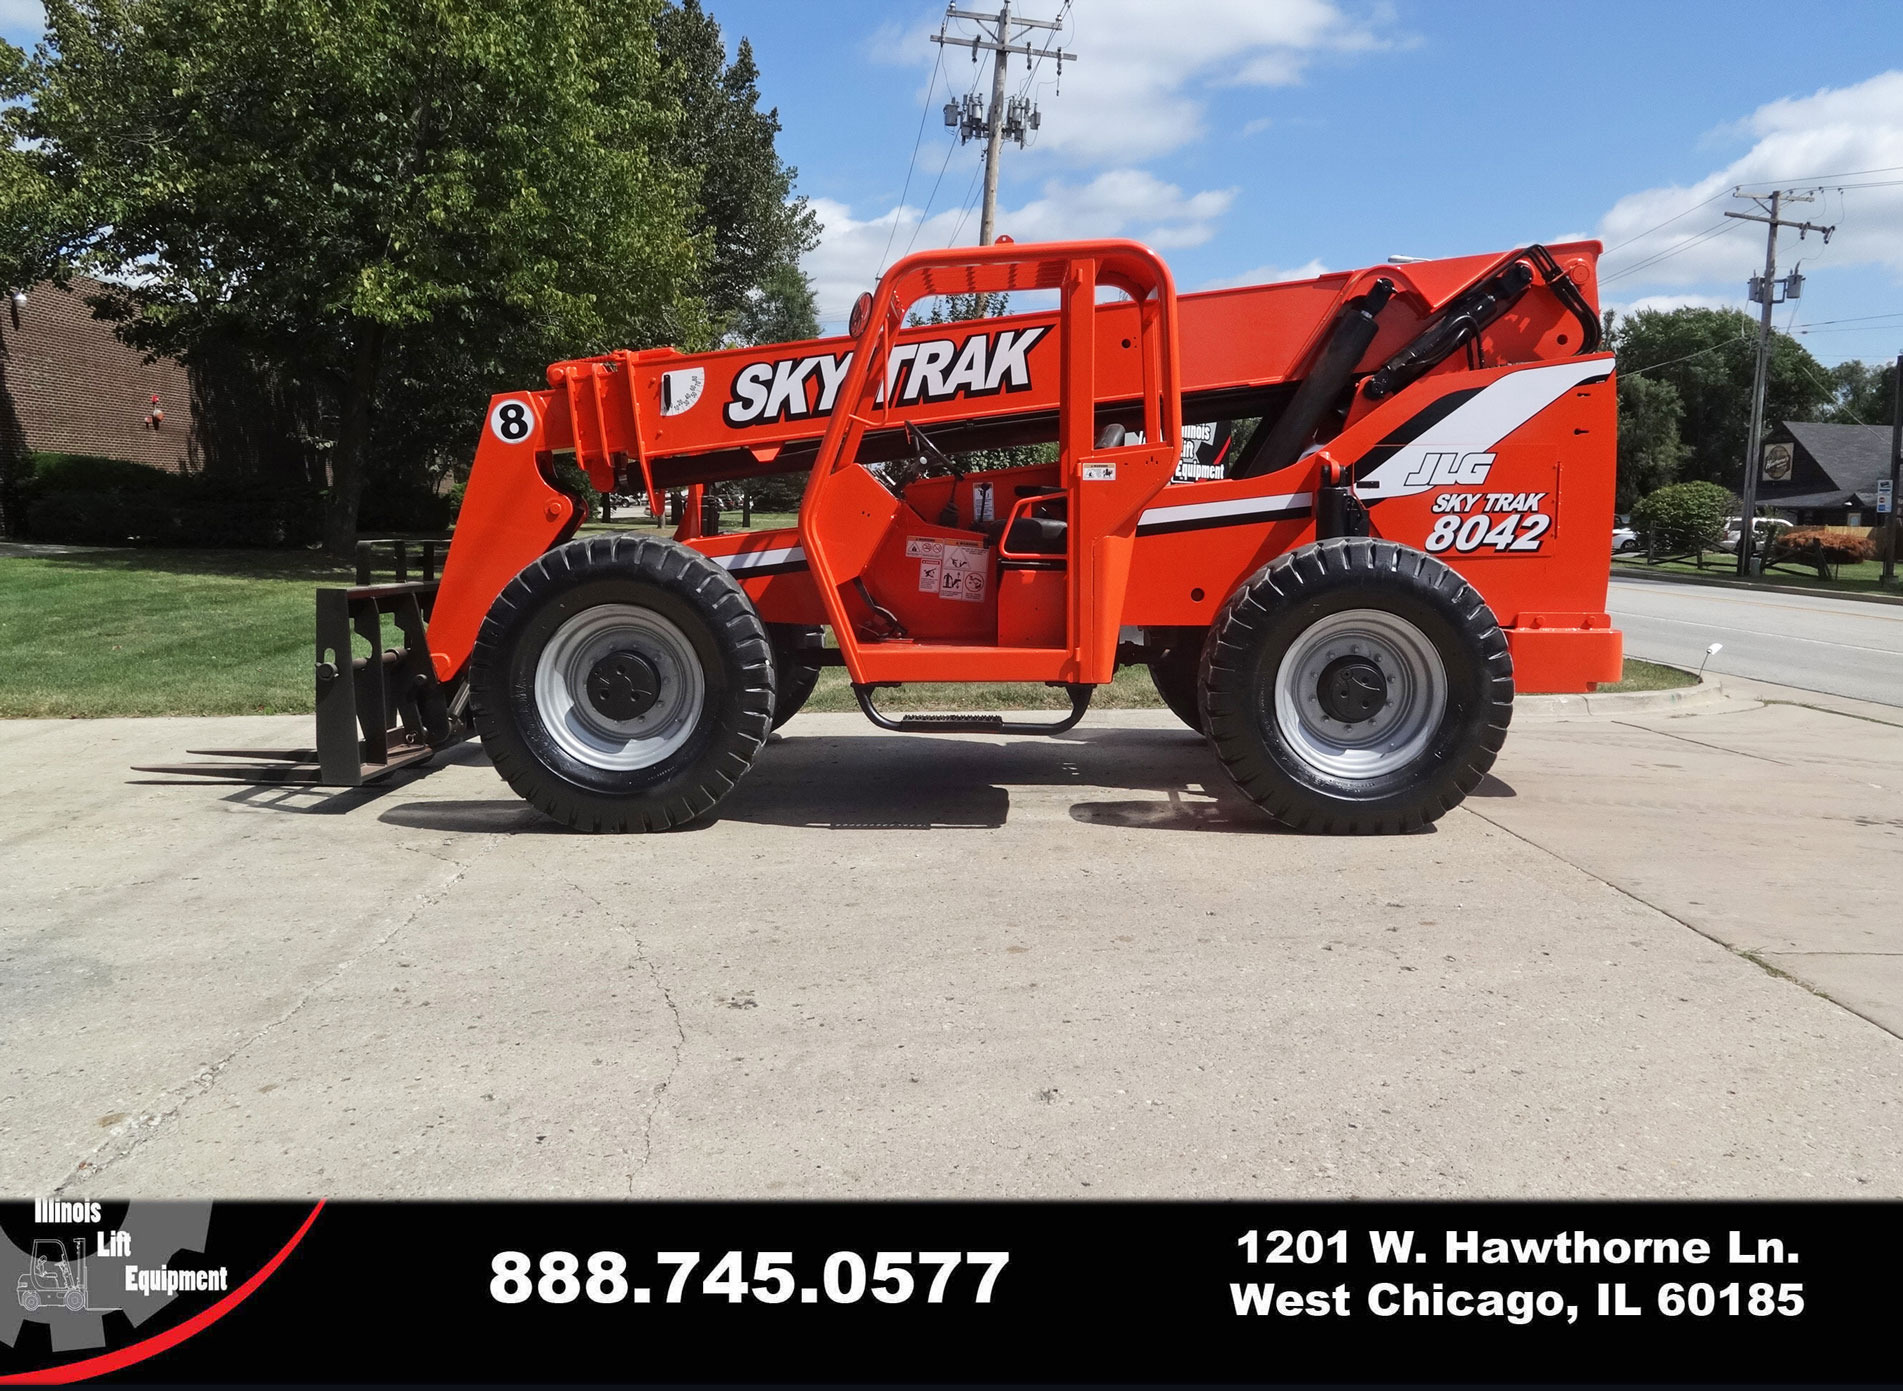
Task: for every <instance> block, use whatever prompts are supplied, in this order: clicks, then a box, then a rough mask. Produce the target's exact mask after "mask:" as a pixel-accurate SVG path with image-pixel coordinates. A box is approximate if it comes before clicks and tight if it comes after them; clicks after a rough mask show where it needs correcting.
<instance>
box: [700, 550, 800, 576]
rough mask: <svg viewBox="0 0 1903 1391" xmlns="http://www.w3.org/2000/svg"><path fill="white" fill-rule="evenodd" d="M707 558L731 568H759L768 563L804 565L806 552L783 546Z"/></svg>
mask: <svg viewBox="0 0 1903 1391" xmlns="http://www.w3.org/2000/svg"><path fill="white" fill-rule="evenodd" d="M707 558H708V559H709V560H711V561H713V562H714V563H715V564H717V565H724V566H726V567H727V569H729V570H758V569H760V568H761V567H763V566H767V565H804V564H805V563H806V552H805V551H804V550H803V549H801V548H800V547H798V546H783V547H781V548H780V549H779V550H777V551H741V552H739V553H738V554H735V555H710V556H708V557H707Z"/></svg>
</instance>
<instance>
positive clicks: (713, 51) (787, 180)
mask: <svg viewBox="0 0 1903 1391" xmlns="http://www.w3.org/2000/svg"><path fill="white" fill-rule="evenodd" d="M655 35H656V38H657V40H658V42H659V45H660V58H661V69H660V75H661V90H662V91H663V92H664V93H665V95H666V96H667V97H668V98H669V99H670V100H672V101H673V102H674V103H675V104H676V105H677V106H678V107H679V108H680V111H681V120H680V122H679V124H678V126H677V127H676V128H675V131H674V134H673V137H672V140H671V143H670V145H669V154H670V156H671V158H672V159H673V160H674V162H675V163H676V164H678V165H679V166H681V167H682V168H684V169H691V170H695V171H698V173H699V175H700V180H699V186H698V189H697V193H698V197H697V199H696V200H695V202H694V204H693V205H692V206H691V207H690V209H689V210H688V213H687V225H688V229H689V231H690V232H692V233H693V234H694V235H696V236H698V237H701V238H704V239H705V240H706V241H707V242H708V243H709V245H710V248H711V256H710V260H709V263H708V266H707V269H706V273H705V274H704V276H703V277H702V293H703V296H704V298H705V300H706V303H707V309H708V312H709V314H710V315H712V317H713V320H714V322H715V324H716V326H717V327H719V328H721V329H725V330H729V331H733V330H735V329H738V332H739V333H740V336H741V337H742V338H743V339H744V340H745V341H748V342H756V343H757V342H766V341H769V340H767V339H764V338H758V337H749V336H748V335H747V329H746V328H745V327H744V326H743V324H744V321H745V320H746V318H747V315H748V312H749V310H750V309H752V308H753V307H754V306H755V305H756V302H757V298H758V292H759V291H760V290H762V289H766V290H769V291H771V290H772V288H773V287H774V286H775V285H778V286H779V289H780V292H781V293H782V294H784V293H785V292H786V291H788V290H789V289H790V288H791V282H790V281H789V280H788V279H787V277H788V274H789V272H790V273H791V274H794V275H797V274H798V272H797V270H796V269H795V267H796V266H797V264H798V261H799V258H800V256H801V255H802V254H804V253H805V252H807V251H809V250H811V249H812V248H813V246H814V245H815V244H816V243H817V242H818V240H819V224H818V220H817V219H816V218H815V217H814V216H813V212H812V210H811V209H810V208H809V207H808V206H807V203H806V200H805V199H804V198H795V197H793V180H794V178H795V177H796V175H797V173H798V171H797V170H795V169H793V168H791V167H790V166H788V165H786V164H784V163H782V162H781V160H780V156H779V152H778V150H777V149H775V147H774V143H773V141H774V137H775V136H776V135H778V134H779V131H780V113H779V111H778V110H777V109H774V110H770V111H761V110H760V109H759V102H760V88H759V78H760V70H759V67H758V66H757V65H756V64H755V62H754V60H753V46H752V45H751V44H749V43H748V42H747V40H745V39H744V38H743V39H741V40H740V43H739V45H738V46H737V48H736V50H735V53H734V59H733V62H732V63H729V62H727V50H726V45H725V43H724V42H723V40H722V38H721V34H720V25H719V24H718V23H717V22H716V21H715V20H714V17H713V16H712V15H710V14H708V13H707V12H706V11H705V10H703V9H702V8H701V4H700V0H680V3H679V4H670V5H668V6H667V7H666V8H665V9H663V10H662V11H661V12H660V13H659V14H658V15H657V16H656V19H655ZM801 280H802V283H803V281H804V278H803V277H801ZM794 302H795V303H796V302H797V300H796V298H795V301H794ZM818 331H819V330H818V325H817V323H815V324H814V327H813V330H812V331H811V332H808V333H789V334H788V335H787V337H789V338H811V337H815V336H816V335H817V334H818ZM771 341H785V340H783V339H775V340H771Z"/></svg>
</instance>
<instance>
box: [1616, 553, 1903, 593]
mask: <svg viewBox="0 0 1903 1391" xmlns="http://www.w3.org/2000/svg"><path fill="white" fill-rule="evenodd" d="M1622 570H1630V571H1632V572H1634V573H1637V574H1663V575H1702V576H1704V577H1705V578H1706V579H1716V580H1733V581H1737V582H1739V583H1744V584H1761V585H1765V586H1767V587H1769V588H1774V589H1776V588H1790V587H1792V586H1796V587H1797V588H1800V589H1840V590H1843V591H1845V592H1846V593H1872V594H1903V584H1897V583H1892V584H1890V586H1889V587H1888V588H1885V587H1884V585H1883V582H1882V580H1881V578H1880V577H1881V575H1882V574H1883V562H1882V561H1880V560H1862V561H1858V562H1857V563H1856V564H1854V565H1839V566H1837V567H1836V578H1834V579H1828V580H1827V579H1822V578H1820V577H1819V576H1818V574H1817V572H1816V571H1815V570H1812V569H1809V568H1807V567H1800V568H1797V569H1787V568H1780V569H1776V570H1766V571H1765V572H1764V573H1763V574H1761V575H1752V576H1750V577H1749V578H1748V579H1744V578H1741V577H1740V576H1739V574H1738V571H1737V562H1736V561H1735V560H1733V559H1732V557H1730V556H1728V555H1726V554H1725V553H1724V552H1722V551H1711V552H1708V553H1707V554H1706V556H1705V567H1704V569H1702V570H1701V569H1699V568H1698V567H1697V566H1696V565H1694V564H1693V563H1692V562H1690V561H1688V560H1668V561H1665V562H1663V563H1662V564H1658V565H1647V564H1646V563H1645V561H1644V560H1643V559H1632V558H1629V557H1626V556H1620V557H1618V558H1617V559H1615V560H1614V561H1613V563H1612V573H1613V574H1615V575H1616V574H1618V573H1619V572H1620V571H1622Z"/></svg>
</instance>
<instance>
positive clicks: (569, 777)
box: [469, 536, 774, 831]
mask: <svg viewBox="0 0 1903 1391" xmlns="http://www.w3.org/2000/svg"><path fill="white" fill-rule="evenodd" d="M469 687H470V707H471V710H472V712H473V714H474V718H475V724H476V729H477V731H478V732H479V733H480V734H481V735H482V743H483V747H484V748H485V749H486V750H487V751H488V753H489V757H490V760H491V761H492V762H493V763H494V764H495V767H496V771H497V772H498V773H500V774H502V776H503V778H504V779H505V780H506V781H507V782H508V784H509V786H511V787H513V788H514V789H515V790H516V792H517V793H518V794H520V795H521V796H522V797H523V798H524V799H525V800H527V801H528V802H530V803H532V804H533V805H534V806H536V807H539V808H540V809H541V810H542V811H544V812H546V813H547V814H548V815H550V816H552V817H554V818H555V819H556V820H557V821H561V822H563V823H565V824H566V825H569V826H573V827H575V828H576V829H578V830H584V831H660V830H666V829H668V828H669V827H673V826H680V825H684V824H686V823H688V822H690V821H694V820H696V819H698V818H700V817H703V816H705V815H707V813H708V812H710V811H712V810H713V808H714V806H715V804H716V803H717V802H719V800H720V799H721V798H722V797H723V796H725V795H726V794H727V793H728V792H729V791H730V790H732V788H733V785H734V784H735V783H736V782H738V781H739V780H740V778H741V776H742V775H743V774H744V773H745V772H746V771H747V769H748V767H749V766H750V765H751V764H752V762H753V757H754V755H755V754H756V753H757V752H758V751H759V748H760V745H761V744H762V743H763V742H765V740H766V736H767V731H768V729H769V728H770V724H771V720H772V717H773V709H774V671H773V650H772V647H771V646H770V644H769V643H768V640H767V632H766V626H765V625H764V624H763V623H761V621H760V616H759V614H758V613H757V612H755V610H754V607H753V604H752V601H751V600H749V599H748V598H747V595H746V592H745V591H744V590H742V589H741V588H740V585H739V584H738V583H737V582H736V581H735V580H734V579H733V577H732V576H731V575H729V574H728V573H727V571H726V570H724V569H723V568H721V567H720V566H719V565H716V564H715V563H714V562H713V561H711V560H709V559H707V557H705V556H703V555H701V554H700V553H699V552H698V551H694V550H690V549H688V548H687V547H685V546H681V545H678V544H676V543H674V542H672V541H664V540H661V539H659V538H658V537H648V536H602V537H594V538H591V539H589V540H586V541H572V542H570V543H569V544H568V545H565V546H561V547H558V548H557V549H555V550H553V551H550V552H549V553H548V554H547V555H545V556H543V557H541V558H540V559H539V560H537V561H535V562H534V563H533V564H531V565H529V566H528V567H526V568H525V569H524V570H523V571H522V573H521V574H519V575H517V576H516V577H515V579H513V580H511V581H510V582H509V585H508V587H507V588H506V589H504V590H503V591H502V593H501V595H500V596H498V597H497V599H496V602H495V603H494V605H492V606H491V608H490V610H489V614H488V616H487V617H486V618H485V619H484V620H483V623H482V628H481V631H480V632H479V633H478V634H477V637H476V646H475V651H474V653H473V655H472V657H471V659H470V676H469Z"/></svg>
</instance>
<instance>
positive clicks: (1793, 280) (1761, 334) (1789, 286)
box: [1725, 189, 1837, 575]
mask: <svg viewBox="0 0 1903 1391" xmlns="http://www.w3.org/2000/svg"><path fill="white" fill-rule="evenodd" d="M1731 196H1732V197H1733V198H1749V199H1750V200H1751V201H1752V202H1754V203H1756V204H1757V205H1758V206H1759V207H1760V208H1764V207H1765V206H1766V205H1765V202H1764V199H1763V198H1761V197H1759V196H1758V195H1756V194H1750V193H1745V192H1744V191H1743V190H1742V189H1734V190H1733V191H1732V194H1731ZM1814 196H1815V195H1814V194H1809V193H1798V192H1796V191H1795V190H1792V189H1783V190H1780V191H1778V192H1776V193H1773V194H1772V195H1771V202H1770V205H1769V207H1768V209H1767V211H1768V213H1769V216H1763V215H1760V214H1758V213H1734V212H1728V213H1726V214H1725V216H1726V217H1735V218H1737V219H1739V220H1740V221H1741V222H1762V223H1764V224H1765V227H1766V234H1765V239H1764V278H1763V279H1759V278H1758V277H1757V276H1752V277H1751V298H1752V300H1753V301H1754V302H1756V303H1759V304H1761V305H1763V306H1764V312H1763V313H1762V314H1761V315H1760V316H1759V320H1758V366H1757V371H1756V372H1755V373H1754V374H1753V376H1752V379H1751V433H1750V435H1749V437H1748V438H1747V439H1746V441H1745V446H1744V489H1743V491H1742V494H1741V496H1742V497H1743V500H1744V506H1743V507H1742V508H1741V509H1740V510H1741V511H1742V512H1743V513H1744V515H1743V516H1742V517H1741V518H1740V519H1739V521H1738V573H1739V574H1740V575H1748V574H1750V573H1751V552H1752V549H1753V548H1754V547H1755V546H1756V544H1757V539H1758V538H1757V533H1758V526H1757V512H1758V470H1759V467H1760V464H1759V460H1758V454H1759V451H1760V450H1761V448H1762V443H1761V442H1762V439H1763V435H1764V388H1765V385H1766V382H1767V379H1768V378H1769V376H1770V371H1771V309H1772V307H1773V306H1774V305H1776V304H1780V303H1782V302H1783V301H1784V300H1786V299H1796V298H1798V296H1799V295H1800V294H1801V293H1802V291H1803V288H1804V277H1803V276H1801V275H1798V274H1797V273H1796V272H1794V271H1793V272H1792V273H1791V274H1790V275H1789V276H1788V277H1786V279H1785V280H1784V281H1783V282H1782V283H1781V284H1780V283H1778V282H1777V229H1778V228H1780V227H1795V228H1797V229H1798V232H1797V234H1798V236H1799V237H1800V238H1802V237H1804V236H1806V235H1808V234H1809V233H1811V232H1822V233H1823V234H1824V241H1825V243H1826V244H1828V243H1829V241H1830V234H1831V233H1832V232H1834V231H1836V230H1837V229H1836V228H1835V227H1820V226H1818V225H1817V224H1816V223H1814V222H1787V221H1785V220H1784V219H1782V218H1780V217H1779V216H1778V212H1779V210H1780V209H1782V207H1783V206H1784V204H1785V202H1786V201H1789V202H1792V203H1808V202H1810V201H1811V200H1812V198H1813V197H1814ZM1780 289H1781V290H1783V291H1784V293H1783V295H1782V296H1781V297H1780V296H1779V295H1778V293H1777V291H1778V290H1780Z"/></svg>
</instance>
